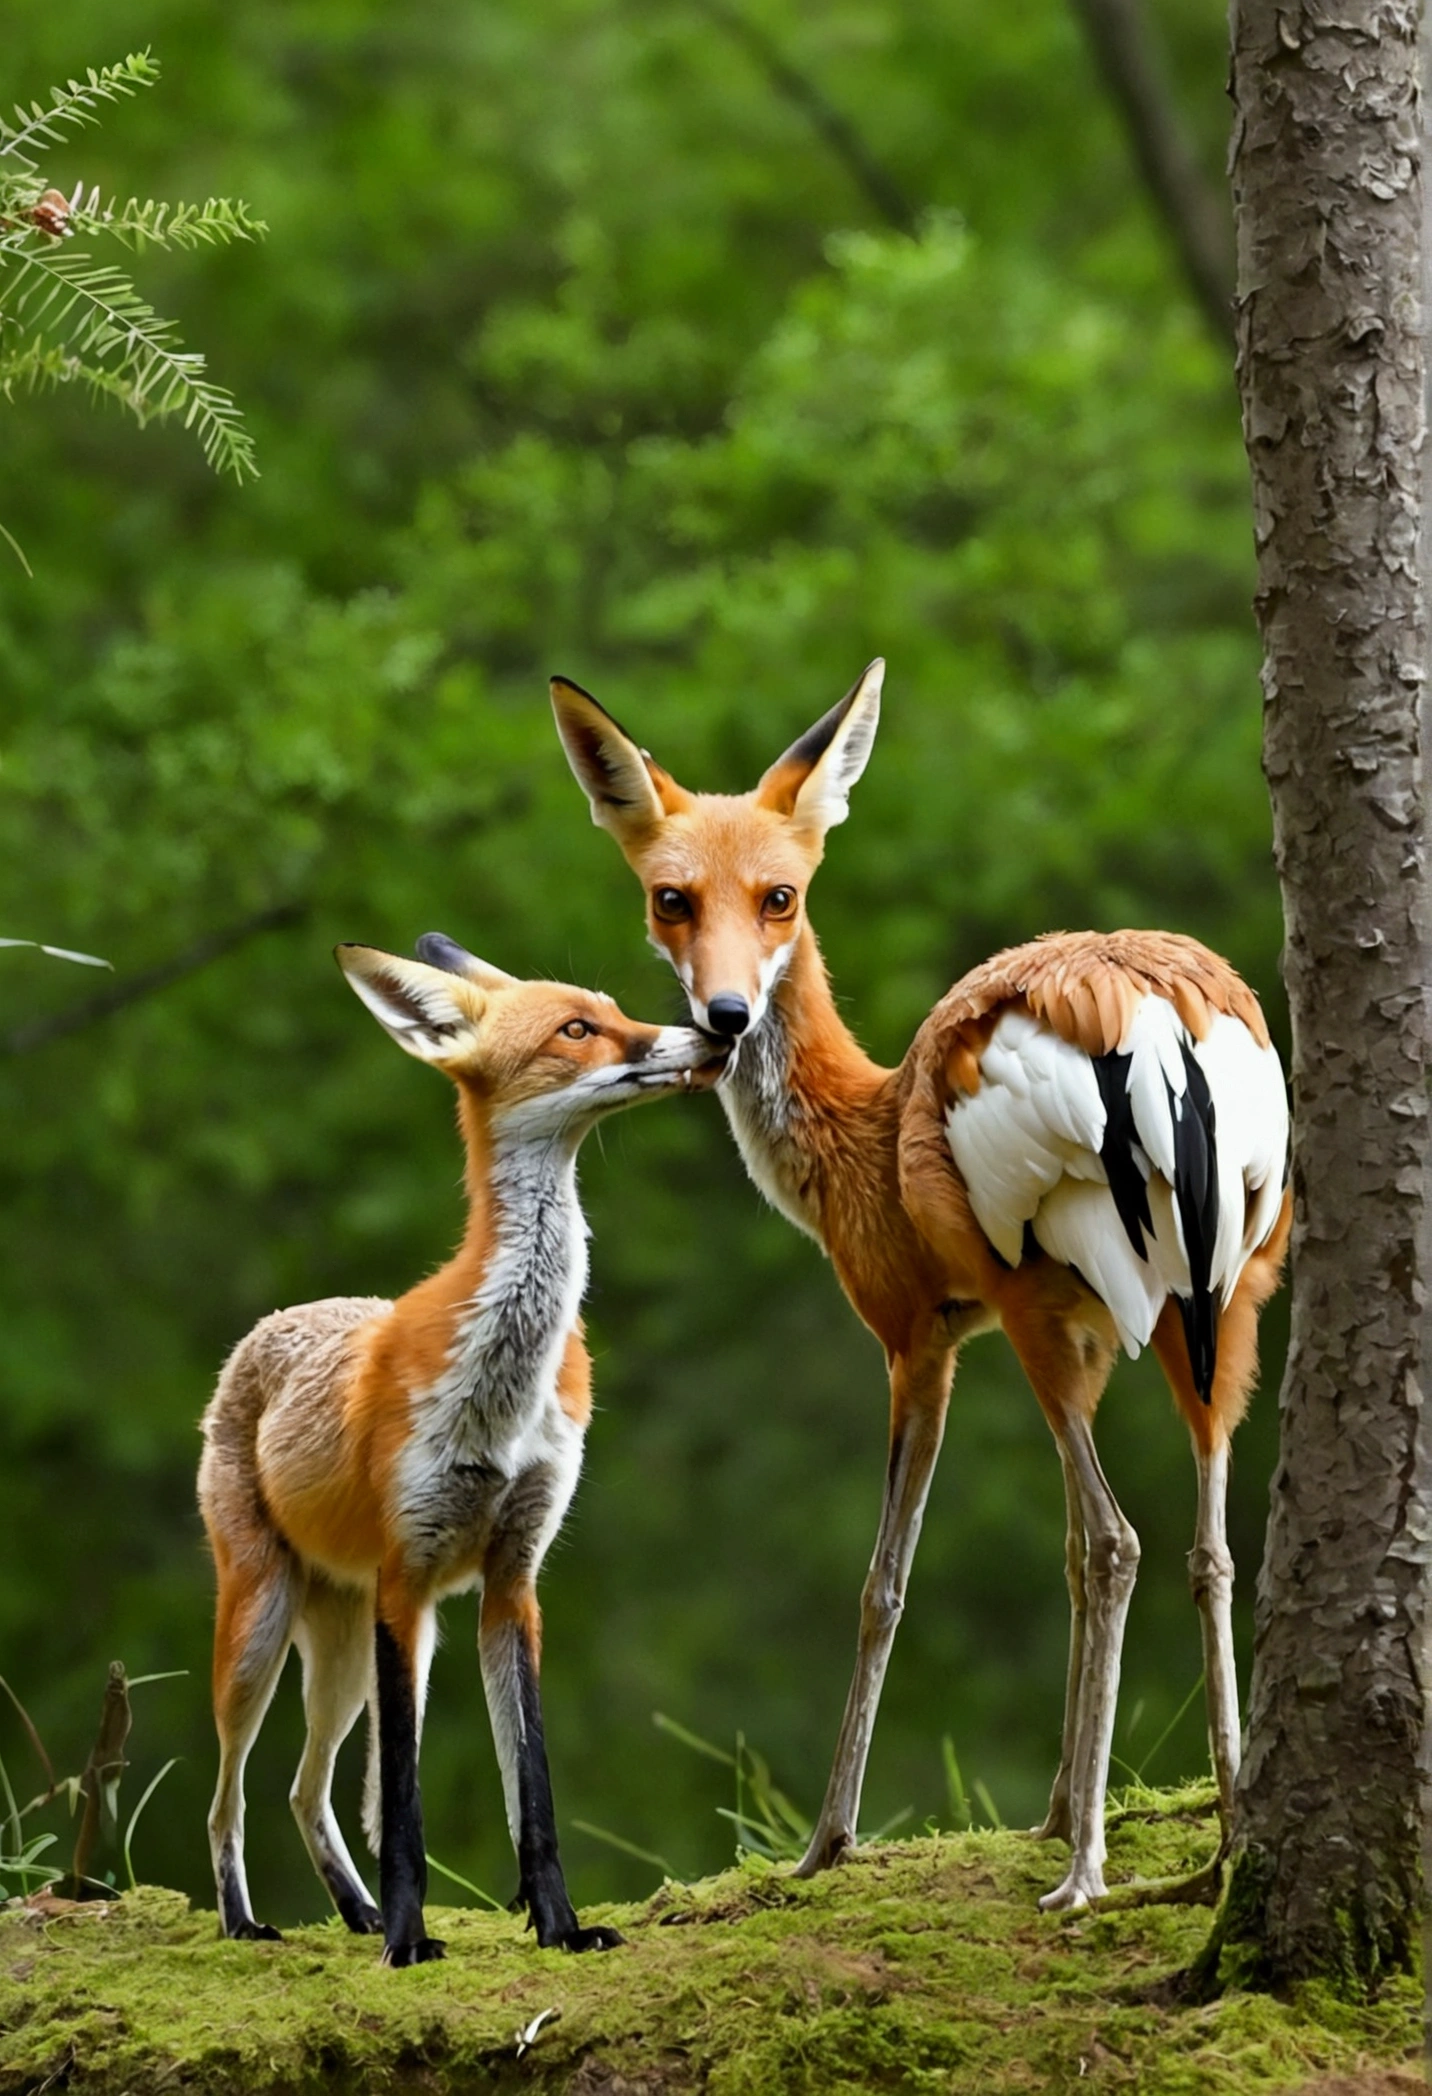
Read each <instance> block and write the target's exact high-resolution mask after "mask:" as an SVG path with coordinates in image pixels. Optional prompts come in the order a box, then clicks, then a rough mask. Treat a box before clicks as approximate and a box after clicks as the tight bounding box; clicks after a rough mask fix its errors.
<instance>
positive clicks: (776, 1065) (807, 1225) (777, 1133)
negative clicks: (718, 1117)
mask: <svg viewBox="0 0 1432 2096" xmlns="http://www.w3.org/2000/svg"><path fill="white" fill-rule="evenodd" d="M790 1061H791V1058H790V1039H789V1036H788V1034H787V1032H786V1027H785V1021H784V1019H783V1018H782V1016H781V1012H780V1008H779V1006H778V1005H777V1004H776V1003H774V1001H773V1002H771V1003H770V1004H768V1005H767V1006H766V1009H765V1012H764V1014H763V1015H762V1017H761V1019H760V1020H759V1022H758V1023H757V1024H756V1025H755V1026H754V1027H753V1028H752V1029H751V1031H750V1032H749V1033H747V1034H745V1035H743V1037H742V1039H741V1042H740V1045H739V1047H738V1048H737V1051H736V1056H735V1061H734V1064H733V1066H732V1068H731V1069H730V1070H729V1071H728V1072H727V1074H726V1076H725V1077H723V1078H722V1080H721V1083H720V1085H719V1086H718V1088H717V1089H718V1096H719V1098H720V1100H721V1104H722V1105H723V1107H724V1108H725V1109H726V1118H727V1120H728V1121H729V1122H730V1124H731V1133H732V1134H733V1135H734V1136H735V1138H736V1147H737V1149H738V1150H739V1151H740V1152H741V1157H742V1159H743V1161H744V1163H745V1166H746V1170H747V1171H748V1172H749V1173H750V1175H751V1177H752V1179H753V1180H754V1181H755V1183H756V1185H757V1186H758V1187H759V1188H760V1190H761V1192H762V1193H763V1194H764V1195H765V1197H766V1199H767V1200H768V1201H769V1202H770V1204H771V1206H772V1207H773V1208H777V1209H779V1210H780V1212H781V1214H782V1215H783V1216H785V1217H786V1219H787V1220H788V1221H789V1222H792V1223H794V1224H795V1225H796V1227H797V1229H800V1230H804V1231H805V1232H806V1233H807V1234H808V1235H809V1236H811V1237H813V1238H815V1239H816V1241H817V1243H819V1242H820V1241H821V1229H820V1215H819V1211H818V1209H817V1206H816V1202H815V1198H814V1195H813V1192H812V1189H811V1170H810V1157H809V1152H808V1148H807V1145H806V1143H805V1142H804V1141H803V1139H802V1138H803V1133H804V1131H803V1129H802V1125H801V1124H802V1118H803V1116H802V1109H801V1106H800V1102H799V1100H798V1099H797V1098H796V1097H795V1095H794V1094H793V1093H792V1091H791V1081H790Z"/></svg>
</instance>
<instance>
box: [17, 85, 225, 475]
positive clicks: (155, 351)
mask: <svg viewBox="0 0 1432 2096" xmlns="http://www.w3.org/2000/svg"><path fill="white" fill-rule="evenodd" d="M158 78H159V68H158V66H157V65H156V64H155V62H154V60H153V59H152V58H151V57H150V56H149V53H148V52H147V51H143V52H137V53H131V55H130V56H129V57H128V58H125V59H123V60H122V61H121V62H120V63H119V64H118V65H112V66H103V67H101V68H100V70H99V71H98V72H96V70H95V69H94V67H93V66H91V67H90V68H89V71H88V74H87V76H86V78H85V79H84V80H83V81H80V80H71V81H70V82H69V83H68V85H67V86H65V87H62V88H61V87H55V88H51V90H50V102H49V105H48V106H45V105H42V104H41V103H39V102H34V103H32V104H31V105H30V107H29V108H28V109H24V108H21V107H20V106H19V105H18V104H17V105H16V108H15V119H16V121H15V122H14V123H13V124H8V123H6V122H5V120H4V119H3V118H0V391H3V392H4V394H5V395H6V397H7V399H9V400H11V401H13V400H14V397H15V390H16V388H17V387H18V386H24V387H27V388H28V389H29V390H31V391H33V390H34V389H35V387H36V386H39V385H51V386H58V385H69V384H73V383H74V382H75V381H76V380H78V381H80V382H81V383H82V384H83V385H85V386H86V387H87V388H88V389H89V392H90V394H91V395H92V396H98V395H101V394H103V395H106V396H108V397H109V398H110V399H113V400H117V401H119V403H120V404H121V406H123V407H124V408H126V409H127V410H128V412H129V413H130V414H131V415H133V416H134V418H135V420H136V421H137V422H138V423H139V424H140V425H141V427H142V426H143V424H144V423H146V422H148V421H150V420H152V419H153V418H155V417H161V418H162V417H167V416H171V415H179V416H182V417H183V421H184V427H185V428H186V429H192V430H194V431H195V432H196V434H197V435H198V438H199V442H200V444H201V446H202V448H203V452H204V456H205V458H206V459H207V460H208V462H209V464H210V465H211V466H212V467H213V468H214V469H215V471H216V472H229V473H232V474H233V476H234V478H235V479H236V480H243V479H244V478H245V476H246V475H251V474H256V473H257V471H258V467H257V465H256V463H255V460H254V448H253V442H252V440H251V438H250V436H249V434H248V431H247V430H246V429H245V428H244V424H243V419H242V416H241V415H240V412H239V410H238V408H237V407H236V406H235V404H234V399H233V396H232V394H230V393H228V392H226V391H225V390H224V388H223V387H222V386H216V385H215V384H214V383H213V381H212V380H211V379H208V378H206V377H205V376H204V370H205V365H204V359H203V357H202V356H200V355H199V354H198V353H197V352H196V351H193V350H185V349H183V348H181V347H180V338H179V333H178V330H177V328H176V327H175V326H174V324H173V322H172V321H167V320H161V319H160V317H159V315H158V314H157V313H156V312H155V311H154V309H153V307H152V306H151V305H149V303H148V302H147V301H146V300H145V299H144V298H142V297H141V296H140V294H139V292H138V291H137V290H136V289H135V287H134V285H133V283H132V282H131V281H130V279H129V277H128V276H127V275H126V274H125V272H124V271H123V270H122V269H117V268H115V267H114V265H113V264H110V263H104V262H95V261H94V260H93V259H92V258H91V256H90V255H89V254H88V253H86V252H84V251H83V250H81V249H77V248H66V247H65V246H64V245H63V243H64V241H65V240H67V239H69V238H71V237H72V236H73V235H75V234H79V235H81V236H88V237H91V238H92V237H95V236H98V237H101V238H103V237H105V236H109V237H113V238H115V239H117V240H119V241H121V242H122V243H123V244H124V245H125V246H127V247H132V248H135V249H139V250H142V249H143V248H144V247H146V246H151V247H180V248H184V247H187V248H192V247H197V246H200V245H210V246H212V245H214V244H224V243H227V242H229V241H233V240H253V239H255V238H257V237H258V236H260V235H261V234H262V233H264V232H265V231H266V228H265V227H264V225H263V224H262V222H261V221H260V220H258V219H256V218H254V217H252V216H251V214H250V212H249V210H248V208H247V206H246V205H244V204H242V203H233V202H231V201H230V200H229V199H228V198H227V197H211V198H210V199H209V200H208V202H207V203H203V204H169V203H155V202H154V201H153V200H152V199H151V200H150V201H148V202H146V203H143V204H141V203H139V201H138V200H137V199H136V198H134V197H131V198H130V199H129V201H128V202H127V203H124V204H120V203H119V202H118V201H117V200H116V199H112V200H111V201H110V202H109V203H108V204H103V203H101V201H100V192H99V190H98V188H92V189H91V190H90V191H89V193H88V195H86V194H85V192H84V189H83V187H82V186H80V187H77V188H76V189H75V191H74V194H73V195H72V196H71V197H70V198H68V199H66V197H65V196H64V194H63V193H62V192H61V191H60V190H58V189H55V188H54V187H53V186H51V185H50V184H49V182H48V181H47V179H46V177H45V175H44V174H43V173H42V172H41V169H40V165H39V162H38V161H37V159H36V158H35V153H36V151H37V150H38V149H39V148H40V147H41V146H44V145H48V146H57V145H61V144H63V143H64V142H65V140H66V138H67V136H68V133H69V132H70V131H71V130H77V129H81V128H83V127H84V126H86V125H89V124H93V123H96V122H97V121H98V114H97V112H98V110H99V106H100V104H101V103H105V102H116V101H119V100H120V99H121V98H122V97H124V96H128V95H133V94H134V93H135V92H136V91H137V90H138V89H139V88H141V87H152V86H153V85H154V84H155V82H156V81H157V80H158Z"/></svg>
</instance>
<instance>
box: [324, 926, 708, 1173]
mask: <svg viewBox="0 0 1432 2096" xmlns="http://www.w3.org/2000/svg"><path fill="white" fill-rule="evenodd" d="M419 952H420V953H421V954H423V956H424V958H422V959H420V960H415V961H410V960H408V959H406V958H405V957H404V956H402V955H399V954H391V953H384V952H382V951H381V950H379V949H378V948H376V947H372V946H352V945H349V946H340V947H338V948H337V949H336V957H337V960H338V964H339V966H340V967H341V968H342V970H343V972H344V974H345V975H346V976H347V978H348V981H349V982H350V983H351V985H352V987H353V988H354V990H355V991H356V992H357V994H358V995H359V997H361V998H362V1000H363V1002H364V1003H365V1004H366V1005H367V1006H368V1009H369V1010H370V1011H371V1012H372V1013H373V1015H374V1017H375V1018H376V1019H377V1020H378V1022H379V1024H380V1025H381V1026H382V1027H383V1028H384V1029H385V1030H386V1031H387V1032H388V1033H389V1034H391V1035H392V1037H393V1039H394V1040H395V1041H396V1042H397V1043H398V1045H399V1047H400V1048H404V1049H406V1050H407V1052H408V1054H410V1055H413V1056H416V1057H417V1058H418V1059H419V1061H422V1062H429V1063H433V1064H435V1065H436V1066H437V1067H438V1068H439V1069H441V1070H444V1071H445V1072H446V1073H447V1075H448V1076H449V1077H450V1078H452V1079H453V1081H454V1082H455V1083H456V1084H457V1085H458V1086H459V1087H461V1088H466V1089H468V1090H470V1091H471V1092H473V1093H474V1094H476V1095H477V1097H478V1098H480V1099H481V1100H482V1101H483V1103H484V1104H485V1106H486V1108H487V1110H488V1112H489V1114H490V1115H491V1119H492V1123H493V1126H494V1129H505V1130H507V1131H509V1132H512V1133H521V1134H522V1135H524V1136H534V1137H535V1136H539V1135H544V1134H550V1135H557V1134H561V1133H564V1132H571V1133H573V1134H575V1135H576V1136H578V1137H579V1138H580V1136H581V1135H583V1134H585V1133H586V1130H587V1129H588V1128H589V1127H590V1126H591V1125H592V1124H593V1123H594V1122H596V1121H597V1120H600V1119H601V1118H602V1116H603V1115H605V1114H608V1113H614V1112H616V1111H618V1110H619V1109H620V1108H622V1107H625V1106H633V1105H635V1104H636V1102H637V1101H638V1100H639V1099H643V1098H653V1097H657V1096H659V1095H660V1094H661V1093H663V1092H672V1091H681V1090H688V1091H696V1090H703V1091H704V1090H706V1089H708V1088H709V1087H710V1086H711V1085H712V1084H714V1083H715V1081H716V1078H717V1077H718V1076H719V1075H720V1073H721V1070H722V1068H723V1066H724V1064H725V1060H726V1051H725V1049H724V1048H722V1047H717V1046H713V1044H712V1042H711V1041H710V1040H709V1039H707V1038H706V1037H705V1036H703V1035H702V1034H699V1033H696V1032H694V1031H693V1030H692V1029H691V1028H689V1027H678V1026H648V1025H645V1024H643V1023H642V1022H641V1021H640V1020H638V1019H629V1018H627V1016H626V1015H625V1013H624V1012H622V1011H621V1010H619V1009H618V1007H617V1005H616V1004H615V1003H614V1002H613V1001H612V999H611V998H610V997H606V996H603V995H602V994H601V993H600V992H599V991H596V990H583V989H577V988H575V987H573V986H572V985H570V984H566V983H551V982H521V981H519V980H518V979H517V978H516V977H515V976H511V975H506V974H504V973H503V971H502V970H501V969H499V968H494V967H492V966H491V965H490V964H489V963H488V962H486V961H481V960H479V959H478V958H477V956H476V955H475V954H470V953H468V952H467V951H466V949H465V948H463V947H460V946H458V945H457V943H456V942H455V941H454V940H451V939H448V938H446V937H445V936H444V935H443V934H442V933H438V932H434V933H429V934H427V935H426V936H425V938H424V939H422V940H420V941H419ZM434 962H436V963H437V965H434Z"/></svg>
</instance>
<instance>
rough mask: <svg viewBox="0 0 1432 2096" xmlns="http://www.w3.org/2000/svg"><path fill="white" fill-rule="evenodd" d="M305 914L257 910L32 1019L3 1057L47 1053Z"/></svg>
mask: <svg viewBox="0 0 1432 2096" xmlns="http://www.w3.org/2000/svg"><path fill="white" fill-rule="evenodd" d="M306 914H307V910H306V905H305V904H303V903H295V902H284V903H278V904H276V905H274V907H273V908H271V909H267V910H257V911H255V913H254V915H253V916H252V917H245V918H243V919H241V921H240V922H239V923H238V924H231V925H229V926H228V928H227V929H226V930H224V931H221V932H209V933H207V934H206V936H205V937H204V938H202V939H196V940H195V942H194V944H193V945H192V946H186V947H185V948H184V950H183V952H182V953H176V954H175V955H174V956H173V958H172V959H171V960H167V961H160V962H159V963H158V964H157V966H155V967H153V968H145V969H143V970H142V971H141V973H140V974H138V975H131V976H129V977H127V978H126V979H125V980H124V981H123V982H117V983H115V984H114V986H113V988H112V989H108V990H101V991H100V992H99V993H98V995H97V996H94V997H86V998H85V999H84V1001H83V1002H82V1003H80V1004H72V1005H70V1007H69V1008H68V1010H66V1011H63V1012H51V1013H50V1014H49V1015H48V1016H47V1017H45V1018H43V1019H31V1020H30V1021H29V1022H28V1023H27V1024H26V1025H24V1026H17V1027H16V1028H15V1029H14V1031H13V1032H12V1033H10V1034H7V1035H6V1036H5V1037H4V1039H3V1040H0V1054H4V1055H26V1054H28V1053H29V1051H30V1050H31V1049H32V1048H47V1047H48V1046H49V1044H50V1042H51V1041H59V1040H63V1039H64V1037H65V1036H66V1035H67V1034H72V1033H80V1032H82V1031H83V1029H84V1028H85V1027H87V1026H93V1025H95V1024H96V1022H97V1021H99V1020H100V1019H107V1018H109V1016H110V1014H111V1013H112V1012H118V1011H122V1010H123V1009H124V1007H125V1006H126V1005H128V1004H137V1003H138V1002H139V1000H140V999H141V998H144V997H152V996H154V995H155V994H156V992H157V991H159V990H167V989H168V987H169V985H170V984H171V983H175V982H179V981H180V980H181V979H182V978H183V977H184V976H186V975H193V974H194V973H195V972H196V971H197V970H198V969H200V968H207V967H208V965H209V963H210V962H211V961H217V960H219V959H221V958H222V956H223V955H224V954H226V953H232V952H233V950H234V948H235V947H236V946H243V945H244V944H245V943H246V942H247V941H248V940H250V939H254V938H257V937H258V936H259V934H260V933H261V932H272V931H279V930H281V929H282V928H284V927H285V926H287V925H290V924H297V923H298V922H299V921H300V919H301V918H303V917H304V916H305V915H306Z"/></svg>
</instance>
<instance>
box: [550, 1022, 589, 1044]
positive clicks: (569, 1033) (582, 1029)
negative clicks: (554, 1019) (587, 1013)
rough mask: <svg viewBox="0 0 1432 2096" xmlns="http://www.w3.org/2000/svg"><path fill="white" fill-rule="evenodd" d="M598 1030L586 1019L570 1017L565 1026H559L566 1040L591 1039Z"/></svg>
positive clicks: (559, 1030)
mask: <svg viewBox="0 0 1432 2096" xmlns="http://www.w3.org/2000/svg"><path fill="white" fill-rule="evenodd" d="M596 1030H597V1029H596V1027H595V1026H593V1025H591V1024H590V1023H589V1022H588V1021H587V1020H586V1019H569V1020H568V1021H567V1023H566V1025H565V1026H559V1027H558V1028H557V1031H558V1033H559V1034H560V1035H561V1036H562V1039H563V1040H564V1041H585V1040H589V1039H590V1038H591V1036H592V1035H593V1034H594V1033H595V1032H596Z"/></svg>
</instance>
